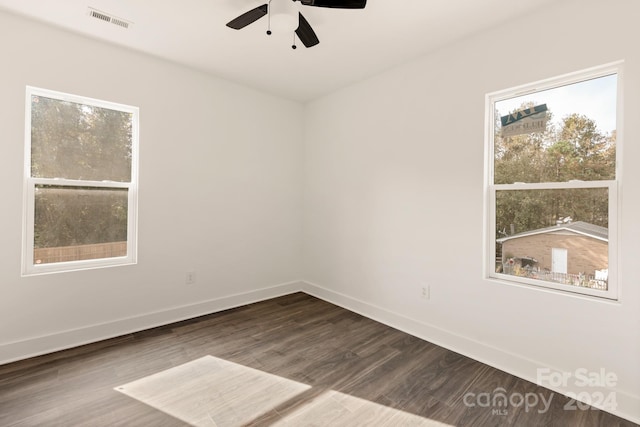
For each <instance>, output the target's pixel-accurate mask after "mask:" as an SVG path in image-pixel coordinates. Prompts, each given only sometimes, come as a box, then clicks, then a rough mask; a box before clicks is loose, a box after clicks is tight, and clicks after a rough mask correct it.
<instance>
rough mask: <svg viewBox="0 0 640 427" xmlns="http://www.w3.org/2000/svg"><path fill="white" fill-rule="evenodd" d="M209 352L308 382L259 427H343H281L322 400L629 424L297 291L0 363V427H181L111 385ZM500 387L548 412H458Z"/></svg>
mask: <svg viewBox="0 0 640 427" xmlns="http://www.w3.org/2000/svg"><path fill="white" fill-rule="evenodd" d="M204 356H213V357H214V358H216V359H217V360H224V361H228V362H233V363H235V364H239V365H242V366H246V367H249V368H253V369H256V370H259V371H262V372H267V373H269V374H273V375H276V376H278V377H281V378H286V379H287V380H292V381H290V382H293V381H295V382H296V383H300V384H304V385H307V386H310V387H308V388H307V389H306V390H305V391H303V392H301V393H298V394H297V395H295V396H294V397H292V398H288V399H286V400H285V401H284V402H279V403H278V404H277V405H276V406H274V407H273V408H272V409H271V410H269V411H267V412H264V413H262V414H260V415H259V416H256V417H255V418H253V419H252V420H251V422H250V423H249V424H250V425H256V426H257V425H260V426H268V425H273V424H279V425H297V426H299V425H314V426H319V425H329V426H332V425H338V424H340V423H338V422H337V421H333V422H332V421H327V420H330V418H328V416H327V418H326V419H325V415H326V414H325V412H326V411H324V410H323V409H322V407H319V408H318V409H317V410H316V411H315V412H314V411H313V410H309V412H308V414H316V415H313V416H312V415H308V418H305V416H304V415H303V416H298V417H297V418H294V421H287V420H288V419H290V417H291V416H292V415H293V414H295V413H298V414H299V413H300V412H297V411H300V410H302V409H303V408H309V407H310V405H312V404H313V402H319V401H320V400H321V396H323V395H324V396H326V395H327V393H329V395H330V396H332V400H331V402H332V403H335V402H339V403H340V402H343V403H344V406H345V408H347V409H348V408H353V407H355V406H357V408H359V409H358V410H360V411H362V410H365V411H369V409H367V408H371V409H370V411H369V412H368V413H370V414H375V416H372V417H363V418H361V419H359V420H357V419H356V418H353V416H352V417H351V418H350V419H349V418H346V419H349V420H350V421H345V422H342V423H341V424H340V425H362V426H373V425H390V426H393V425H409V424H408V421H406V420H408V419H409V418H407V417H409V416H410V417H411V419H412V420H414V421H415V420H422V421H421V422H416V423H413V424H411V425H441V424H438V423H442V424H445V425H453V426H502V425H505V426H506V425H514V426H580V427H583V426H606V427H612V426H634V425H636V424H633V423H631V422H628V421H625V420H622V419H620V418H617V417H615V416H613V415H610V414H608V413H606V412H603V411H599V410H594V409H589V410H574V411H568V410H565V409H564V406H565V405H566V404H567V402H568V399H567V398H565V397H563V396H561V395H558V394H555V395H554V394H553V393H552V392H551V391H549V390H546V389H544V388H541V387H539V386H537V385H535V384H532V383H529V382H527V381H524V380H521V379H518V378H516V377H514V376H511V375H508V374H506V373H504V372H501V371H499V370H497V369H494V368H491V367H489V366H487V365H484V364H482V363H479V362H476V361H474V360H472V359H469V358H467V357H464V356H462V355H460V354H457V353H454V352H452V351H448V350H445V349H444V348H441V347H438V346H436V345H433V344H431V343H429V342H426V341H422V340H420V339H417V338H415V337H412V336H410V335H408V334H405V333H403V332H400V331H397V330H395V329H392V328H390V327H387V326H385V325H382V324H380V323H377V322H375V321H372V320H370V319H367V318H365V317H362V316H359V315H357V314H354V313H351V312H349V311H347V310H344V309H342V308H340V307H336V306H334V305H332V304H329V303H327V302H324V301H321V300H318V299H316V298H314V297H311V296H308V295H306V294H303V293H297V294H292V295H288V296H284V297H280V298H276V299H273V300H269V301H264V302H260V303H256V304H252V305H248V306H244V307H240V308H236V309H233V310H228V311H224V312H220V313H215V314H211V315H208V316H203V317H199V318H197V319H192V320H188V321H184V322H179V323H175V324H172V325H167V326H163V327H159V328H155V329H151V330H148V331H143V332H139V333H134V334H130V335H126V336H122V337H119V338H115V339H111V340H106V341H102V342H99V343H95V344H90V345H86V346H82V347H78V348H74V349H70V350H65V351H61V352H57V353H53V354H49V355H45V356H40V357H36V358H32V359H28V360H23V361H20V362H16V363H12V364H8V365H3V366H0V426H4V427H10V426H11V427H14V426H47V427H49V426H64V427H67V426H109V427H111V426H184V425H188V424H187V423H185V422H184V421H182V420H181V419H179V418H177V417H173V416H171V415H168V413H167V412H169V413H171V412H170V411H165V412H163V411H161V410H158V409H154V408H153V407H152V406H149V405H147V404H145V403H142V402H141V401H139V400H137V399H134V398H132V397H130V396H127V395H125V394H122V393H119V392H118V391H116V390H114V388H115V387H118V386H120V385H122V384H125V383H129V382H132V381H134V380H138V379H140V378H145V377H148V376H150V375H152V374H157V373H158V372H163V371H166V370H168V369H170V368H173V367H177V366H179V365H183V364H186V363H188V362H191V361H194V360H196V359H198V358H202V357H204ZM498 388H503V389H504V390H505V394H506V395H508V396H509V395H513V394H514V393H519V394H522V395H525V394H526V393H532V395H531V396H533V394H536V395H537V396H543V397H544V398H545V399H547V400H549V399H550V401H551V404H550V408H549V410H548V411H544V410H543V408H544V405H543V404H542V403H540V404H539V405H537V406H536V407H534V408H529V409H528V410H526V408H525V407H524V406H520V407H506V408H505V407H491V406H489V407H480V406H475V407H470V406H469V405H467V404H465V402H467V403H473V402H476V401H477V400H476V397H477V396H478V395H479V394H481V393H493V392H494V391H495V390H496V389H498ZM469 393H473V394H469ZM465 396H467V398H466V399H465ZM468 396H475V397H474V398H469V397H468ZM352 398H357V399H352ZM350 399H351V400H350ZM354 402H357V404H355V403H354ZM363 402H364V403H363ZM369 402H370V403H369ZM350 405H351V406H350ZM354 405H355V406H354ZM363 405H364V406H363ZM363 408H364V409H363ZM347 409H345V412H348V410H347ZM302 414H306V412H303V413H302ZM338 415H339V414H338ZM338 415H336V414H332V416H336V417H338ZM352 415H353V414H352ZM366 418H368V419H366ZM338 419H341V418H339V417H338V418H334V420H338ZM394 420H395V421H394ZM399 420H403V421H399ZM209 425H212V426H215V425H218V426H219V427H223V424H222V423H220V422H218V423H217V424H216V423H214V422H212V423H211V424H209ZM228 425H234V424H233V423H232V422H229V424H228Z"/></svg>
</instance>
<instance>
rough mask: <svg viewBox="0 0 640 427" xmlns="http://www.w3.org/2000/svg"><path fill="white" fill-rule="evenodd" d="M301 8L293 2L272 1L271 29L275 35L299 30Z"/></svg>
mask: <svg viewBox="0 0 640 427" xmlns="http://www.w3.org/2000/svg"><path fill="white" fill-rule="evenodd" d="M299 13H300V6H299V4H298V3H297V2H293V1H291V0H271V2H270V3H269V14H270V24H271V25H270V29H271V31H273V32H274V33H275V34H279V33H292V32H294V31H295V30H296V29H297V28H298V23H299V18H298V16H299Z"/></svg>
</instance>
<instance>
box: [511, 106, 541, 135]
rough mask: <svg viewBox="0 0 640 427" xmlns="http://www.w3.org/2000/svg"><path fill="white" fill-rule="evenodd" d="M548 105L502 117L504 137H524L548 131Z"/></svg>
mask: <svg viewBox="0 0 640 427" xmlns="http://www.w3.org/2000/svg"><path fill="white" fill-rule="evenodd" d="M547 120H548V116H547V104H542V105H536V106H535V107H529V108H525V109H522V110H518V111H516V112H513V113H511V114H507V115H506V116H502V117H500V122H501V124H502V136H503V137H508V136H516V135H524V134H528V133H533V132H543V131H545V130H546V129H547Z"/></svg>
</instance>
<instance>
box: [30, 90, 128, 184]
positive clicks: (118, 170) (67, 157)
mask: <svg viewBox="0 0 640 427" xmlns="http://www.w3.org/2000/svg"><path fill="white" fill-rule="evenodd" d="M132 120H133V116H132V114H131V113H127V112H123V111H116V110H110V109H107V108H101V107H95V106H91V105H85V104H78V103H73V102H68V101H61V100H58V99H51V98H46V97H44V96H39V95H32V96H31V176H33V177H36V178H66V179H79V180H88V181H117V182H130V181H131V154H132V152H131V147H132Z"/></svg>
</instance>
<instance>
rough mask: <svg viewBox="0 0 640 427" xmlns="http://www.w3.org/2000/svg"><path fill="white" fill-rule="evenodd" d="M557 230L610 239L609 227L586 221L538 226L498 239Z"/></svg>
mask: <svg viewBox="0 0 640 427" xmlns="http://www.w3.org/2000/svg"><path fill="white" fill-rule="evenodd" d="M557 231H570V232H572V233H576V234H581V235H583V236H588V237H593V238H594V239H598V240H602V241H605V242H608V241H609V229H608V228H605V227H600V226H599V225H594V224H589V223H588V222H584V221H576V222H570V223H568V224H560V225H553V226H551V227H545V228H538V229H537V230H530V231H525V232H523V233H517V234H514V235H512V236H507V237H502V238H500V239H496V242H498V243H504V242H506V241H507V240H511V239H518V238H520V237H527V236H533V235H536V234H545V233H554V232H557Z"/></svg>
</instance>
